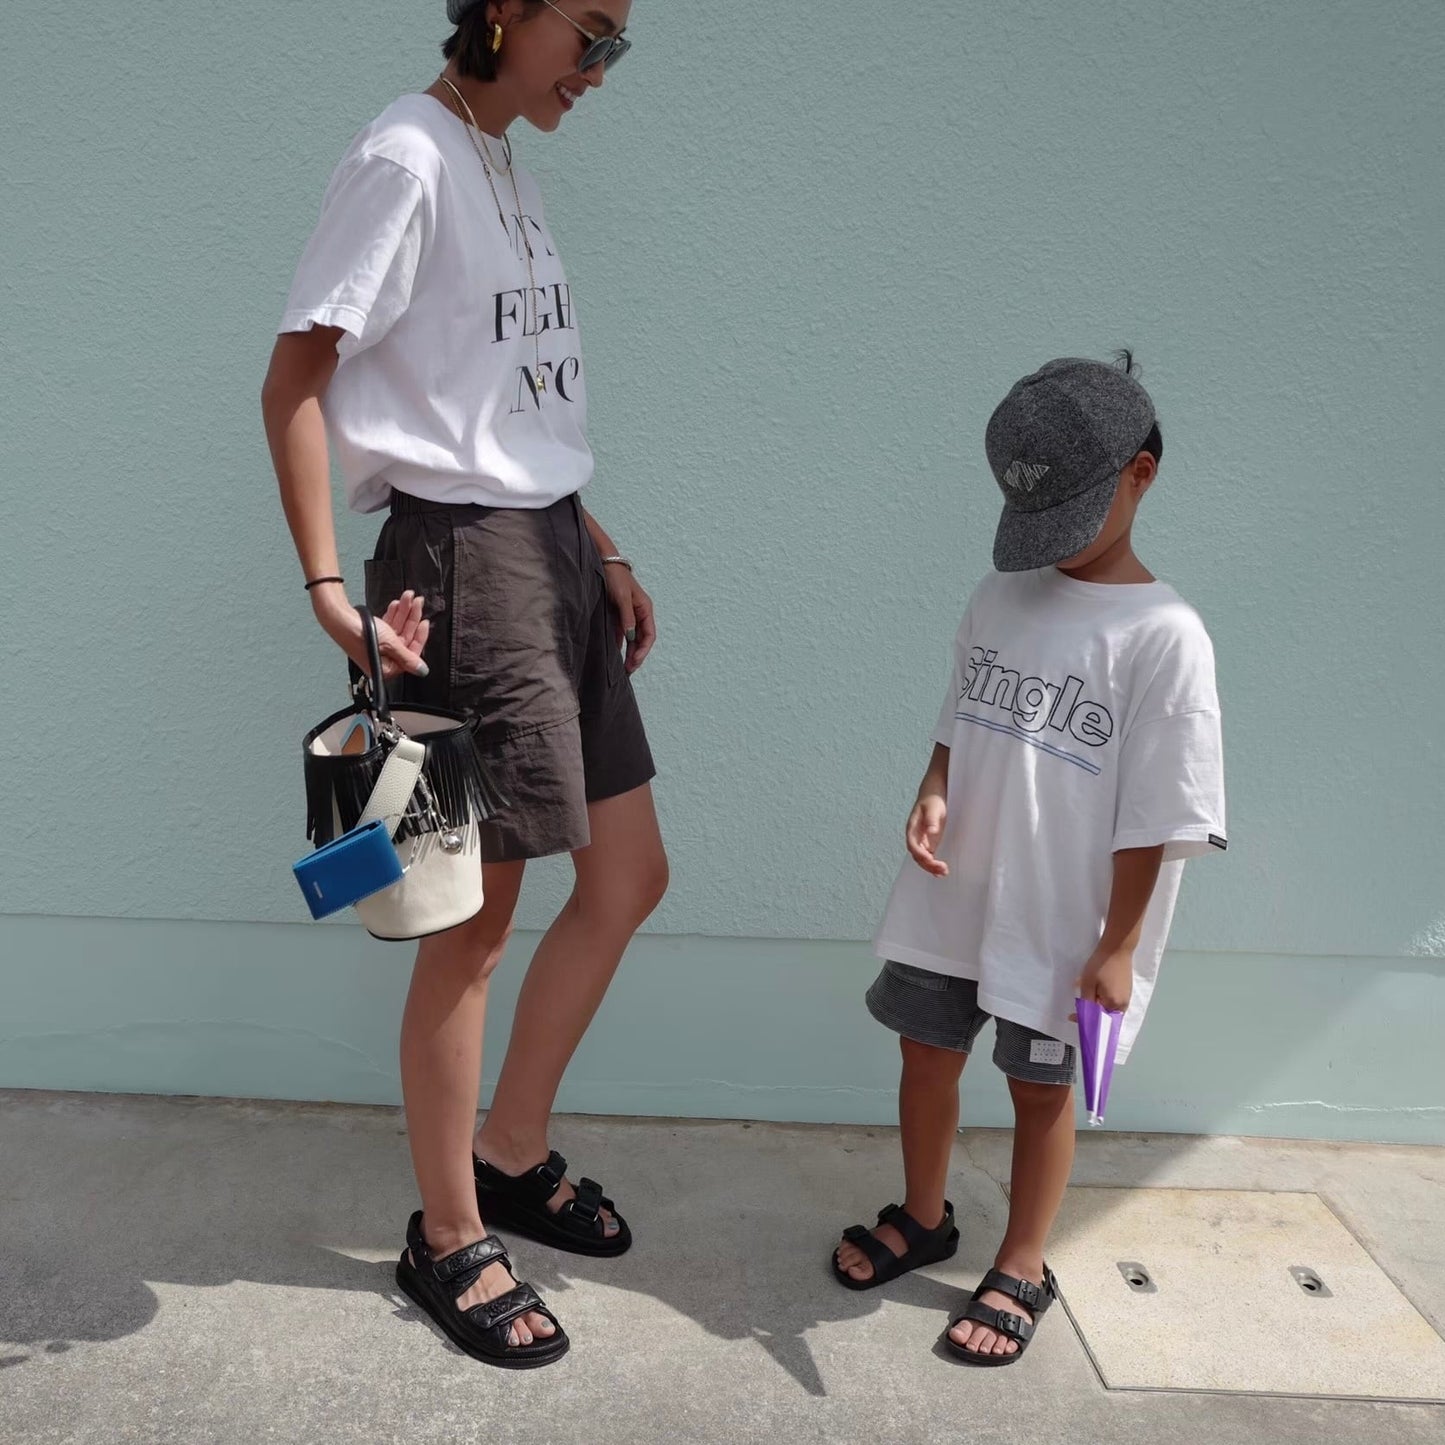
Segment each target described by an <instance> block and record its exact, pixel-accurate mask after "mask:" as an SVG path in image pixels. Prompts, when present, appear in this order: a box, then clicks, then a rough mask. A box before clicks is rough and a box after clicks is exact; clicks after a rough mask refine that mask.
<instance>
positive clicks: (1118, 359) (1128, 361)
mask: <svg viewBox="0 0 1445 1445" xmlns="http://www.w3.org/2000/svg"><path fill="white" fill-rule="evenodd" d="M1114 361H1115V363H1116V364H1117V365H1118V367H1119V370H1120V371H1122V372H1123V373H1124V375H1125V376H1136V377H1137V376H1140V375H1142V368H1141V367H1140V365H1139V363H1138V362H1137V361H1135V360H1134V353H1133V352H1132V351H1130V350H1129V348H1128V347H1127V346H1125V347H1121V348H1120V349H1119V350H1118V351H1116V352H1115V353H1114ZM1139 450H1140V451H1141V452H1148V453H1149V455H1150V456H1151V457H1153V458H1154V465H1155V466H1156V467H1157V466H1158V465H1159V463H1160V462H1161V461H1163V460H1164V435H1163V433H1162V432H1161V431H1160V430H1159V423H1158V422H1157V421H1156V422H1155V423H1154V425H1153V426H1152V427H1150V429H1149V435H1148V436H1146V437H1145V438H1144V445H1143V446H1141V447H1140V448H1139Z"/></svg>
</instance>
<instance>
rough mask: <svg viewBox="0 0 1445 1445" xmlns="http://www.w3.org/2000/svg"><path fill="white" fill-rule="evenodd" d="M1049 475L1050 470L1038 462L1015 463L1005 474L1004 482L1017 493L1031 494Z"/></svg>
mask: <svg viewBox="0 0 1445 1445" xmlns="http://www.w3.org/2000/svg"><path fill="white" fill-rule="evenodd" d="M1048 474H1049V469H1048V468H1047V467H1046V466H1043V465H1041V464H1039V463H1037V462H1013V463H1011V464H1010V466H1009V469H1008V471H1006V472H1005V473H1004V474H1003V482H1004V486H1006V487H1012V488H1013V489H1014V491H1016V492H1031V491H1033V489H1034V488H1035V487H1036V486H1038V484H1039V483H1040V482H1041V481H1043V479H1044V478H1045V477H1046V476H1048Z"/></svg>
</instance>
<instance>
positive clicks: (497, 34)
mask: <svg viewBox="0 0 1445 1445" xmlns="http://www.w3.org/2000/svg"><path fill="white" fill-rule="evenodd" d="M501 48H502V27H501V26H500V25H493V26H492V54H493V55H495V54H496V53H497V51H499V50H500V49H501Z"/></svg>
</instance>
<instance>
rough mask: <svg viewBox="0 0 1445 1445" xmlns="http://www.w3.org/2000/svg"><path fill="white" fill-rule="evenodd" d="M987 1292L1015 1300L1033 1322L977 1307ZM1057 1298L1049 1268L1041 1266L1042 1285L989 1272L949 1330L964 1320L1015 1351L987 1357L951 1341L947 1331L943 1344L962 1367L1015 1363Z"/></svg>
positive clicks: (995, 1271) (1005, 1312)
mask: <svg viewBox="0 0 1445 1445" xmlns="http://www.w3.org/2000/svg"><path fill="white" fill-rule="evenodd" d="M990 1290H994V1291H996V1292H997V1293H998V1294H1006V1295H1007V1296H1008V1297H1009V1298H1010V1299H1016V1300H1017V1301H1018V1302H1019V1303H1020V1304H1021V1305H1022V1306H1023V1307H1024V1308H1025V1309H1026V1310H1028V1311H1029V1313H1030V1314H1032V1315H1033V1320H1032V1321H1029V1320H1026V1319H1024V1317H1023V1316H1022V1315H1015V1314H1010V1313H1009V1312H1008V1311H1007V1310H999V1309H995V1308H994V1307H993V1306H992V1305H985V1304H980V1303H979V1296H980V1295H983V1294H987V1293H988V1292H989V1291H990ZM1057 1298H1058V1281H1057V1280H1056V1279H1055V1278H1054V1273H1053V1271H1052V1270H1051V1269H1050V1268H1049V1267H1048V1265H1045V1266H1044V1282H1043V1283H1042V1284H1034V1283H1033V1282H1032V1281H1031V1280H1027V1279H1016V1278H1015V1277H1014V1276H1013V1275H1011V1274H1004V1273H1003V1271H1002V1270H997V1269H991V1270H989V1272H988V1273H987V1274H986V1275H984V1277H983V1283H982V1284H981V1285H979V1287H978V1288H977V1289H976V1290H974V1292H973V1295H972V1297H971V1298H970V1299H969V1302H968V1303H967V1304H966V1305H965V1306H964V1307H963V1308H962V1309H961V1310H959V1312H958V1313H957V1314H956V1315H954V1317H953V1318H952V1319H951V1320H949V1322H948V1330H951V1329H952V1328H953V1327H954V1326H955V1325H957V1324H961V1323H962V1322H963V1321H964V1320H968V1321H969V1322H970V1323H971V1324H976V1325H986V1326H987V1327H988V1328H989V1329H991V1330H992V1331H993V1332H994V1333H995V1334H999V1335H1002V1336H1003V1337H1004V1339H1006V1340H1012V1341H1013V1342H1014V1343H1015V1344H1016V1345H1017V1346H1018V1349H1016V1350H1015V1351H1014V1352H1013V1353H1012V1354H1011V1355H994V1354H988V1355H986V1354H984V1353H983V1351H981V1350H971V1349H969V1348H968V1347H967V1346H966V1345H960V1344H959V1343H958V1341H957V1340H955V1339H953V1338H952V1336H951V1335H950V1334H949V1333H948V1330H945V1331H944V1332H943V1343H944V1344H945V1345H947V1346H948V1348H949V1350H951V1351H952V1353H953V1354H954V1355H955V1356H957V1358H958V1359H960V1360H962V1361H963V1363H964V1364H965V1365H978V1366H981V1367H985V1368H992V1367H993V1366H995V1365H1011V1364H1013V1362H1014V1361H1015V1360H1021V1359H1023V1357H1024V1351H1025V1350H1026V1349H1028V1347H1029V1341H1030V1340H1032V1339H1033V1337H1034V1331H1035V1330H1036V1329H1037V1328H1038V1324H1039V1321H1040V1320H1041V1319H1043V1317H1044V1315H1045V1313H1046V1312H1047V1310H1048V1308H1049V1306H1050V1305H1051V1304H1053V1302H1054V1301H1055V1300H1056V1299H1057Z"/></svg>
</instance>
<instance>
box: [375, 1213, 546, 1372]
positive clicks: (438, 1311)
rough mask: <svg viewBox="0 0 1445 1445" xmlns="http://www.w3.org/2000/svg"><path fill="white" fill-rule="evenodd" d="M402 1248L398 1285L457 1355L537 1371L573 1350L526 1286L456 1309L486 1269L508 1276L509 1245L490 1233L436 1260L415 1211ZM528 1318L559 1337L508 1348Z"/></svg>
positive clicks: (542, 1305)
mask: <svg viewBox="0 0 1445 1445" xmlns="http://www.w3.org/2000/svg"><path fill="white" fill-rule="evenodd" d="M406 1243H407V1247H406V1249H405V1250H404V1251H403V1252H402V1256H401V1258H400V1259H399V1260H398V1261H397V1265H396V1282H397V1284H399V1285H400V1286H401V1288H402V1292H403V1293H404V1294H405V1295H406V1296H407V1298H408V1299H410V1300H411V1301H412V1302H413V1303H415V1304H416V1305H417V1307H418V1308H419V1309H421V1310H423V1311H424V1312H425V1313H426V1314H427V1315H428V1317H429V1318H431V1319H432V1320H433V1321H435V1323H436V1324H437V1325H439V1326H440V1327H441V1329H442V1331H443V1332H444V1333H445V1334H446V1336H447V1338H448V1339H450V1340H451V1341H452V1343H453V1344H455V1345H456V1347H457V1348H458V1349H459V1350H464V1351H465V1352H466V1353H467V1354H469V1355H470V1356H471V1357H472V1358H473V1359H474V1360H482V1361H484V1362H485V1363H486V1364H488V1365H500V1366H501V1367H502V1368H503V1369H505V1370H532V1369H536V1368H537V1367H538V1366H541V1365H550V1364H553V1363H555V1362H556V1361H557V1360H560V1359H561V1358H562V1356H563V1355H565V1354H566V1353H567V1350H568V1348H569V1347H570V1345H571V1341H570V1340H569V1339H568V1338H567V1332H566V1331H565V1330H564V1329H563V1328H562V1326H561V1325H560V1324H558V1321H557V1316H556V1315H554V1314H553V1313H552V1311H551V1310H549V1309H548V1308H547V1306H546V1305H545V1304H543V1303H542V1299H541V1296H540V1295H538V1293H537V1291H536V1290H534V1289H533V1288H532V1286H531V1285H529V1284H519V1285H517V1286H516V1287H515V1288H514V1289H509V1290H508V1291H507V1292H506V1294H504V1295H498V1296H497V1298H496V1299H494V1300H488V1301H487V1303H486V1304H480V1305H472V1306H471V1308H470V1309H465V1310H464V1309H459V1308H458V1306H457V1301H458V1300H459V1299H460V1298H461V1297H462V1296H463V1295H464V1294H466V1292H467V1291H468V1290H469V1289H471V1287H472V1286H473V1285H474V1284H476V1282H477V1277H478V1276H479V1275H480V1274H481V1272H482V1271H483V1270H484V1269H485V1268H486V1267H487V1266H488V1265H489V1264H501V1265H502V1266H503V1267H504V1268H505V1269H506V1270H507V1271H508V1272H509V1273H510V1271H511V1268H512V1264H511V1261H510V1260H509V1259H508V1258H507V1246H506V1245H505V1244H503V1243H502V1241H501V1240H500V1239H498V1238H497V1237H496V1236H495V1235H491V1234H489V1235H487V1236H486V1238H484V1239H479V1240H477V1242H476V1243H475V1244H468V1245H465V1246H464V1247H463V1248H461V1249H459V1250H457V1251H456V1253H455V1254H449V1255H446V1256H445V1257H444V1258H442V1259H437V1258H435V1257H434V1256H433V1254H432V1252H431V1249H430V1248H429V1247H428V1245H427V1242H426V1236H425V1235H424V1234H423V1233H422V1228H421V1211H420V1210H418V1211H417V1212H416V1213H415V1214H413V1215H412V1217H411V1223H410V1224H408V1225H407V1228H406ZM526 1314H539V1315H545V1316H546V1317H547V1318H548V1319H549V1320H551V1321H552V1323H553V1324H554V1325H556V1327H557V1333H556V1334H555V1335H549V1336H547V1337H546V1338H545V1339H544V1338H542V1337H541V1336H534V1337H533V1340H532V1343H531V1344H530V1345H514V1344H512V1343H511V1341H510V1339H509V1338H508V1336H509V1335H510V1333H511V1329H512V1321H513V1320H517V1319H520V1318H521V1317H522V1316H523V1315H526Z"/></svg>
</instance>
